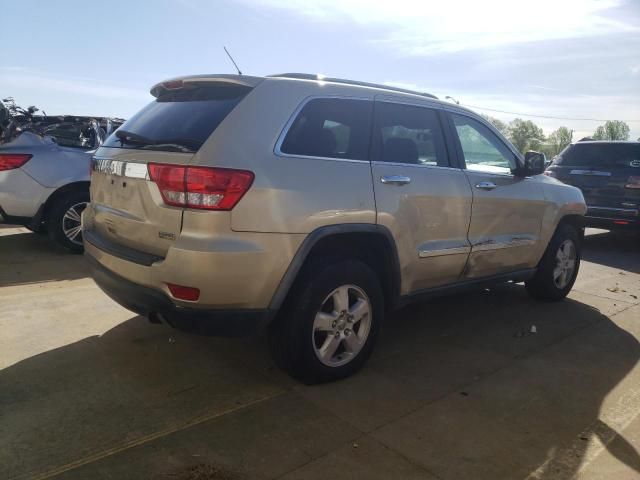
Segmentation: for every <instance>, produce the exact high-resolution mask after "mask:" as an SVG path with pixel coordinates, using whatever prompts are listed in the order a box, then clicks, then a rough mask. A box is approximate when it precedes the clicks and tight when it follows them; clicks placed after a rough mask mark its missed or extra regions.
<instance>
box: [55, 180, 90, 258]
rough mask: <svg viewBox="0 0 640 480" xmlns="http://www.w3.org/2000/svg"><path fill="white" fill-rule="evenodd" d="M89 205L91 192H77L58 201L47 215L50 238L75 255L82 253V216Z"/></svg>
mask: <svg viewBox="0 0 640 480" xmlns="http://www.w3.org/2000/svg"><path fill="white" fill-rule="evenodd" d="M87 203H89V192H86V191H85V192H82V191H75V192H70V193H67V194H66V195H64V196H63V197H61V198H59V199H57V200H56V201H55V203H54V204H53V205H52V206H51V208H50V210H49V213H48V215H47V232H48V233H49V238H51V240H53V241H54V242H56V243H57V244H58V245H60V246H62V247H64V248H66V249H67V250H69V251H71V252H73V253H82V252H83V251H84V247H83V246H82V231H80V230H77V228H79V227H80V216H79V214H81V213H82V210H84V209H85V207H86V206H87ZM74 234H75V236H74Z"/></svg>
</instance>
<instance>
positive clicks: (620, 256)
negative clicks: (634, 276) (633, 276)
mask: <svg viewBox="0 0 640 480" xmlns="http://www.w3.org/2000/svg"><path fill="white" fill-rule="evenodd" d="M593 232H594V233H591V234H589V235H587V236H585V238H584V247H583V250H582V259H583V260H585V261H587V262H592V263H597V264H599V265H605V266H608V267H613V268H619V269H620V270H625V271H627V272H633V273H640V234H638V233H634V232H629V231H621V232H608V231H603V230H594V231H593ZM595 232H598V233H595Z"/></svg>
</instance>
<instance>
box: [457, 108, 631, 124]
mask: <svg viewBox="0 0 640 480" xmlns="http://www.w3.org/2000/svg"><path fill="white" fill-rule="evenodd" d="M462 105H464V106H465V107H471V108H477V109H478V110H486V111H488V112H496V113H507V114H509V115H519V116H521V117H535V118H549V119H553V120H573V121H578V122H580V121H585V122H607V121H609V120H611V119H610V118H607V119H603V118H571V117H554V116H551V115H534V114H533V113H518V112H507V111H505V110H496V109H493V108H486V107H479V106H477V105H469V104H468V103H463V104H462ZM620 121H621V122H628V123H638V122H640V120H620Z"/></svg>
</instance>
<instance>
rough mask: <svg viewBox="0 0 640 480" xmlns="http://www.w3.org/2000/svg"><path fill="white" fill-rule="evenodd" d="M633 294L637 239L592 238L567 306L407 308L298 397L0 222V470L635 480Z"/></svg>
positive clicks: (639, 354)
mask: <svg viewBox="0 0 640 480" xmlns="http://www.w3.org/2000/svg"><path fill="white" fill-rule="evenodd" d="M0 227H2V226H0ZM639 297H640V246H639V245H638V240H637V237H636V238H635V239H632V238H628V237H625V236H618V235H612V234H609V233H604V232H599V231H593V232H590V235H589V236H588V237H587V240H586V246H585V261H584V262H583V264H582V268H581V273H580V276H579V278H578V282H577V283H576V286H575V288H574V291H573V292H572V293H571V294H570V298H569V299H567V300H566V301H564V302H561V303H556V304H544V303H536V302H534V301H532V300H531V299H530V298H529V297H528V296H527V295H526V292H525V291H524V289H523V287H522V286H520V285H504V286H501V287H498V288H495V289H492V290H491V291H482V292H477V293H473V294H468V295H464V296H457V297H450V298H441V299H436V300H433V301H432V302H429V303H425V304H420V305H415V306H412V307H410V308H407V309H404V310H403V311H401V312H398V313H397V314H395V315H394V317H393V318H391V319H389V321H388V324H387V325H386V326H385V329H384V331H383V335H382V336H381V338H380V342H379V344H378V346H377V349H376V351H375V353H374V355H373V357H372V359H371V361H370V363H369V364H368V365H367V367H366V368H365V369H364V370H363V371H362V372H361V373H360V374H359V375H357V376H355V377H353V378H351V379H347V380H345V381H342V382H337V383H334V384H329V385H322V386H314V387H305V386H301V385H299V384H297V383H295V382H294V381H292V380H291V379H289V378H288V377H287V376H286V375H284V374H282V373H281V372H279V371H278V370H277V369H276V368H275V367H274V366H273V364H272V362H271V360H270V358H269V355H268V351H267V347H266V342H265V339H264V338H262V337H260V338H251V339H224V338H202V337H194V336H189V335H186V334H182V333H180V332H177V331H173V330H170V329H168V328H167V327H164V326H159V325H152V324H149V323H148V322H147V321H146V320H144V319H142V318H140V317H137V316H135V315H134V314H132V313H130V312H128V311H126V310H124V309H122V308H120V307H118V306H117V305H116V304H114V303H113V302H111V300H109V299H108V298H107V297H106V296H105V295H103V294H102V293H101V292H100V291H99V290H98V289H97V287H96V286H95V285H94V284H93V282H92V281H91V280H90V279H89V278H87V277H86V270H85V268H84V263H83V260H82V257H79V256H73V255H69V254H66V253H64V252H63V251H60V250H58V249H57V248H56V247H55V246H53V245H52V244H51V243H50V242H49V241H48V240H47V239H46V237H42V236H40V235H36V234H33V233H30V232H28V231H26V230H25V229H18V228H8V227H4V228H0V332H2V333H0V478H3V479H5V478H7V479H27V478H40V479H44V478H60V479H63V478H64V479H86V478H91V479H112V478H113V479H128V478H131V479H146V478H152V479H162V478H178V479H192V480H194V479H202V478H206V479H226V478H233V479H235V478H251V479H253V478H257V479H272V478H273V479H275V478H286V479H294V478H295V479H297V478H301V479H302V478H304V479H308V478H310V479H315V478H318V479H325V478H334V479H343V478H344V479H351V478H353V479H359V478H367V479H377V478H379V479H389V478H408V479H447V480H449V479H459V478H473V479H502V478H505V479H539V478H545V479H546V478H551V479H556V478H557V479H565V478H580V479H605V478H606V479H609V478H615V479H635V478H640V456H639V454H638V449H639V448H640V416H639V413H640V368H639V367H638V360H639V358H640V346H639V345H640V344H639V343H638V339H639V338H640V300H639ZM532 325H535V326H536V329H537V333H536V334H532V333H530V331H531V327H532Z"/></svg>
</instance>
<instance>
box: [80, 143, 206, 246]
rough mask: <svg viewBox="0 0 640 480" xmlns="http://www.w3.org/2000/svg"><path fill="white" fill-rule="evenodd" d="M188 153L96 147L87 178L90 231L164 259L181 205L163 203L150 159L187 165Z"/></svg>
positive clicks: (179, 222)
mask: <svg viewBox="0 0 640 480" xmlns="http://www.w3.org/2000/svg"><path fill="white" fill-rule="evenodd" d="M192 157H193V154H191V153H177V152H160V151H143V150H125V149H118V148H104V147H103V148H101V149H100V150H99V151H98V154H97V155H96V156H95V157H94V160H93V173H92V176H91V202H92V205H91V209H92V212H91V213H92V214H93V219H92V226H91V228H92V230H93V231H94V233H96V234H98V235H100V236H101V237H102V238H104V239H105V240H108V241H111V242H114V243H116V244H119V245H123V246H125V247H129V248H132V249H134V250H138V251H142V252H145V253H150V254H153V255H158V256H161V257H164V256H165V255H166V252H167V250H168V249H169V247H170V246H171V245H172V244H173V242H174V241H175V239H176V238H178V235H179V234H180V229H181V227H182V208H178V207H171V206H167V205H165V204H164V202H163V200H162V197H161V195H160V191H159V190H158V186H157V185H156V184H155V183H154V182H152V181H150V180H149V174H148V169H147V164H148V163H150V162H158V163H171V164H179V165H184V164H187V163H188V162H189V161H190V160H191V158H192Z"/></svg>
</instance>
